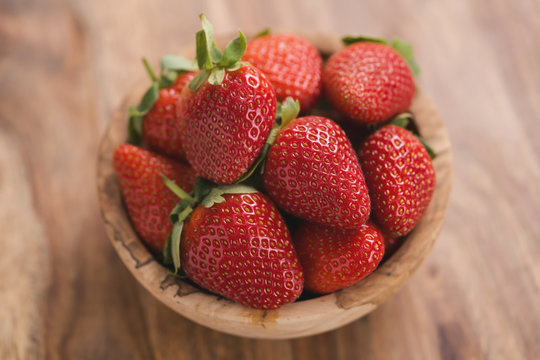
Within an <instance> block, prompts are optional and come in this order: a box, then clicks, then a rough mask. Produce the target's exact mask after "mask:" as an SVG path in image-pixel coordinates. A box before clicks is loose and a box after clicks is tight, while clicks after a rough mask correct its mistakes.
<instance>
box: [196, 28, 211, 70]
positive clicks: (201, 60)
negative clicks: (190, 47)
mask: <svg viewBox="0 0 540 360" xmlns="http://www.w3.org/2000/svg"><path fill="white" fill-rule="evenodd" d="M195 45H196V51H197V65H198V66H199V69H201V70H203V69H210V68H211V67H212V63H211V62H210V56H209V55H208V47H207V46H206V34H205V33H204V31H203V30H201V31H198V32H197V33H196V34H195Z"/></svg>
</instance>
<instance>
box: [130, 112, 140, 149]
mask: <svg viewBox="0 0 540 360" xmlns="http://www.w3.org/2000/svg"><path fill="white" fill-rule="evenodd" d="M131 109H132V108H131ZM131 109H130V110H131ZM142 122H143V117H142V115H132V116H130V117H129V119H128V136H129V142H130V143H131V144H133V145H140V144H141V142H142Z"/></svg>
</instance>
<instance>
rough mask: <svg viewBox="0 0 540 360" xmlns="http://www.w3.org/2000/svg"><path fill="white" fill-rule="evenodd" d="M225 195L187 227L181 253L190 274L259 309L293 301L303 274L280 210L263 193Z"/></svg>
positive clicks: (199, 209)
mask: <svg viewBox="0 0 540 360" xmlns="http://www.w3.org/2000/svg"><path fill="white" fill-rule="evenodd" d="M222 196H223V200H224V201H223V202H221V203H213V204H211V205H210V207H206V206H204V205H199V206H198V207H197V208H195V210H194V211H193V213H191V215H190V216H189V218H188V219H187V220H186V221H185V223H184V225H183V230H182V238H181V241H180V254H181V259H182V267H183V269H184V271H185V273H186V275H187V276H188V277H189V278H190V279H192V280H193V281H194V282H195V283H197V284H199V285H200V286H202V287H203V288H206V289H208V290H210V291H213V292H215V293H217V294H220V295H222V296H224V297H226V298H229V299H232V300H234V301H236V302H238V303H240V304H243V305H246V306H249V307H252V308H255V309H264V310H270V309H276V308H278V307H280V306H282V305H284V304H287V303H290V302H292V301H294V300H295V299H296V298H298V297H299V296H300V294H301V292H302V288H303V281H304V278H303V273H302V268H301V266H300V262H299V261H298V258H297V256H296V253H295V251H294V247H293V244H292V241H291V236H290V234H289V230H288V229H287V226H286V225H285V222H284V221H283V218H282V217H281V215H280V214H279V212H278V210H277V208H276V207H275V206H274V204H273V203H272V202H271V201H270V199H268V198H267V197H266V196H265V195H263V194H262V193H260V192H251V193H235V194H224V195H222ZM203 204H204V202H203Z"/></svg>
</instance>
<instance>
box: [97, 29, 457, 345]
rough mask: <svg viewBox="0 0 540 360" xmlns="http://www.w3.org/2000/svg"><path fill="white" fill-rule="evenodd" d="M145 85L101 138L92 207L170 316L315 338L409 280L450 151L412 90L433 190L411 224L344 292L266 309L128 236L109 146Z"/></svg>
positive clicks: (431, 238)
mask: <svg viewBox="0 0 540 360" xmlns="http://www.w3.org/2000/svg"><path fill="white" fill-rule="evenodd" d="M302 35H303V36H305V37H306V38H308V39H309V40H310V41H312V43H313V44H315V46H317V47H318V48H319V49H321V51H324V52H327V53H331V52H335V51H337V50H338V49H339V48H340V46H341V45H340V42H339V38H338V37H337V36H328V35H309V34H308V35H306V34H302ZM183 55H185V56H192V55H193V51H192V50H191V49H189V50H188V49H186V51H184V52H183ZM146 86H148V84H147V83H144V85H141V87H140V88H137V89H135V90H134V91H132V92H131V93H130V94H129V95H127V96H126V98H125V99H124V101H123V102H122V104H121V105H120V106H119V107H118V109H117V110H116V111H115V113H114V115H113V118H112V121H111V122H110V124H109V127H108V129H107V130H106V132H105V134H104V135H103V138H102V140H101V143H100V146H99V158H98V168H97V184H98V192H99V203H100V207H101V212H102V216H103V220H104V222H105V228H106V231H107V234H108V236H109V238H110V240H111V243H112V245H113V246H114V248H115V249H116V251H117V252H118V255H119V256H120V258H121V259H122V261H123V262H124V264H125V266H126V267H127V268H128V269H129V270H130V271H131V273H132V274H133V275H134V276H135V278H136V279H137V281H139V282H140V283H141V284H142V285H143V286H144V287H145V288H146V289H147V290H148V291H149V292H150V293H152V295H154V296H155V297H156V298H157V299H159V300H160V301H161V302H162V303H164V304H165V305H167V306H169V307H170V308H171V309H173V310H174V311H176V312H177V313H179V314H181V315H183V316H185V317H186V318H188V319H191V320H193V321H195V322H197V323H199V324H202V325H204V326H207V327H210V328H213V329H215V330H219V331H223V332H225V333H229V334H234V335H239V336H244V337H251V338H267V339H287V338H295V337H300V336H308V335H314V334H318V333H321V332H325V331H328V330H332V329H336V328H338V327H340V326H343V325H346V324H348V323H350V322H352V321H354V320H356V319H358V318H360V317H362V316H364V315H366V314H368V313H369V312H371V311H373V310H374V309H375V308H376V307H377V306H378V305H379V304H380V303H382V302H383V301H385V300H386V299H387V298H388V297H390V296H391V295H392V294H394V293H395V292H396V291H397V290H398V289H399V288H400V287H401V285H402V284H403V283H404V282H405V281H407V279H409V277H410V276H411V275H412V274H413V272H414V271H415V270H416V268H417V267H418V266H419V265H420V263H421V262H422V261H423V260H424V258H425V257H426V255H427V254H428V252H429V251H430V249H431V247H432V246H433V243H434V242H435V239H436V238H437V236H438V234H439V231H440V229H441V226H442V223H443V221H444V216H445V212H446V208H447V204H448V197H449V193H450V187H451V175H452V154H451V148H450V142H449V139H448V135H447V133H446V130H445V128H444V125H443V123H442V122H441V120H440V118H439V116H438V115H437V111H436V110H435V107H434V106H433V104H432V103H431V101H430V100H429V99H428V97H427V96H426V95H425V94H424V93H423V92H421V91H418V92H417V94H416V96H415V98H414V101H413V104H412V108H411V111H412V112H413V113H414V115H415V118H416V124H417V127H418V129H419V132H420V133H421V134H422V136H423V137H424V138H425V139H426V140H427V142H428V143H429V144H430V145H431V146H432V147H433V149H434V150H435V151H436V152H437V154H438V156H437V157H436V158H435V160H434V167H435V171H436V174H437V187H436V188H435V192H434V194H433V199H432V200H431V204H430V205H429V208H428V209H427V211H426V213H425V214H424V216H423V217H422V219H421V221H420V222H419V224H418V225H417V226H416V228H415V229H414V230H413V231H412V232H411V233H410V234H409V236H408V238H407V240H406V241H405V242H404V243H403V245H402V246H401V247H400V248H399V249H398V250H397V252H396V253H395V254H393V255H392V256H391V257H390V258H389V259H388V260H386V262H384V263H383V264H382V265H381V266H379V268H378V269H377V270H376V271H375V272H374V273H372V274H370V275H369V276H368V277H367V278H365V279H363V280H361V281H360V282H358V283H357V284H355V285H353V286H351V287H349V288H346V289H343V290H340V291H337V292H335V293H332V294H329V295H324V296H320V297H317V298H313V299H309V300H303V301H297V302H294V303H291V304H288V305H285V306H283V307H281V308H280V309H278V310H271V311H263V310H253V309H250V308H247V307H245V306H242V305H240V304H237V303H235V302H233V301H230V300H227V299H224V298H223V297H221V296H218V295H214V294H211V293H209V292H206V291H202V290H200V289H198V288H196V287H194V286H192V285H191V284H189V283H187V282H184V281H182V280H179V279H178V278H176V277H174V276H172V275H171V274H170V273H169V272H168V271H167V269H166V268H164V267H163V266H162V265H161V264H160V263H159V262H157V261H156V260H155V259H154V258H153V256H152V255H151V254H150V252H148V250H147V249H146V247H145V246H144V245H143V244H142V243H141V241H140V239H139V238H138V236H137V234H136V233H135V231H134V229H133V227H132V225H131V223H130V220H129V218H128V215H127V212H126V209H125V207H124V204H123V202H122V196H121V191H120V185H119V182H118V179H117V177H116V174H115V172H114V168H113V163H112V154H113V151H114V149H115V148H116V147H117V146H118V145H119V144H121V143H123V142H125V141H126V139H127V132H126V121H127V118H128V108H129V106H134V105H136V104H137V103H138V101H139V99H140V97H141V95H142V93H143V92H144V88H145V87H146Z"/></svg>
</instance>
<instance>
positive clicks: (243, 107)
mask: <svg viewBox="0 0 540 360" xmlns="http://www.w3.org/2000/svg"><path fill="white" fill-rule="evenodd" d="M201 22H202V25H203V30H201V31H199V33H197V60H198V65H199V68H200V69H201V72H200V73H199V75H197V76H196V77H195V79H194V80H193V81H192V82H191V83H190V88H191V90H193V93H192V94H191V96H190V98H189V101H188V102H187V104H186V109H185V111H186V122H185V130H184V132H183V136H182V140H183V143H184V150H185V152H186V156H187V159H188V161H189V163H190V164H191V165H192V166H193V168H194V169H195V170H196V171H197V173H198V174H199V175H201V176H202V177H204V178H207V179H209V180H212V181H214V182H216V183H218V184H228V183H233V182H235V181H237V180H239V179H240V177H241V176H242V175H243V174H244V173H246V172H247V170H248V169H249V168H250V166H251V165H252V164H253V163H254V161H255V160H256V159H257V157H258V156H259V154H260V153H261V151H262V148H263V146H264V143H265V141H266V138H267V137H268V135H269V133H270V130H271V129H272V126H273V124H274V121H275V116H276V95H275V92H274V89H273V88H272V85H271V84H270V82H269V81H268V80H267V79H266V77H265V76H264V75H263V74H262V73H261V72H260V71H259V70H257V69H256V68H255V67H253V66H252V65H249V64H244V63H239V62H238V61H239V60H240V58H241V57H242V55H243V53H244V51H245V48H246V39H245V37H244V35H243V34H242V33H240V35H239V36H238V37H237V38H236V39H234V40H233V41H231V43H230V44H229V45H228V46H227V48H226V49H225V51H224V53H221V51H220V50H219V49H217V47H216V45H215V42H214V40H213V37H212V32H213V30H212V28H211V25H210V23H209V22H208V20H206V18H205V17H204V16H203V15H201Z"/></svg>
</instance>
